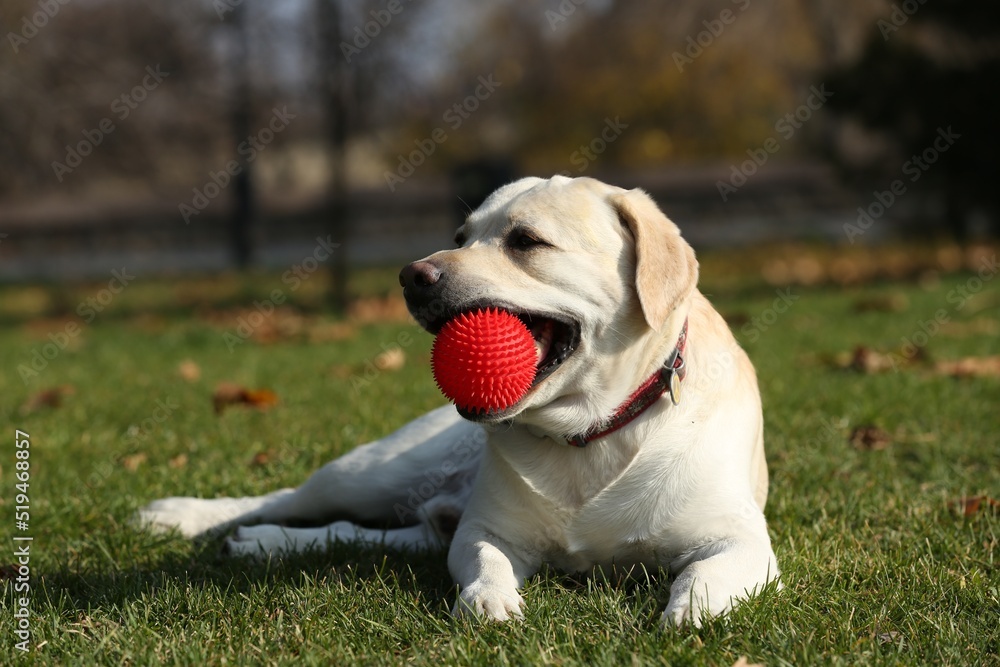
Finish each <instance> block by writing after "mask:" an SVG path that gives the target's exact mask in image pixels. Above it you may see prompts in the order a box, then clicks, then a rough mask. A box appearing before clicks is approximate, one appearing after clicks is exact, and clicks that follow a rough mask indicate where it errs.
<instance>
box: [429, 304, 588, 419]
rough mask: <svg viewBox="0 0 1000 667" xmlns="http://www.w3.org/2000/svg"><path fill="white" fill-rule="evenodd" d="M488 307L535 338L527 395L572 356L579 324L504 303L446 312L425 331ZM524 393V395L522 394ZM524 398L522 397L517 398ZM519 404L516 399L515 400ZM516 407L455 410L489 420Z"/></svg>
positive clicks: (432, 330) (432, 331)
mask: <svg viewBox="0 0 1000 667" xmlns="http://www.w3.org/2000/svg"><path fill="white" fill-rule="evenodd" d="M484 307H492V308H501V309H503V310H506V311H508V312H510V313H512V314H513V315H515V316H517V318H518V319H519V320H521V321H522V322H524V325H525V326H526V327H527V328H528V331H530V332H531V337H532V338H533V339H534V340H535V353H536V354H537V355H538V362H537V364H536V366H535V379H534V380H533V381H532V383H531V387H530V388H529V389H528V393H529V394H530V393H531V391H533V390H534V389H535V388H536V387H537V386H538V385H539V384H541V383H542V382H544V381H545V380H546V379H547V378H548V377H549V376H551V375H552V374H553V373H555V372H556V371H557V370H559V368H560V367H561V366H562V365H563V364H564V363H565V362H566V360H567V359H569V358H570V356H572V354H573V353H574V352H575V351H576V349H577V348H578V347H579V345H580V325H579V324H578V323H576V322H574V321H572V320H567V319H562V318H556V317H552V316H550V315H543V314H541V313H531V312H525V311H519V310H517V309H514V308H509V307H507V306H504V305H497V304H489V306H485V305H482V304H477V305H475V306H473V307H470V308H464V309H462V311H459V312H454V313H448V314H446V315H444V316H442V317H440V318H436V319H435V320H433V321H431V322H428V323H427V326H426V328H427V331H429V332H430V333H432V334H434V335H435V336H436V335H437V334H438V333H440V331H441V328H442V327H443V326H444V325H445V323H446V322H447V321H449V320H450V319H452V318H453V317H455V316H457V315H458V314H459V313H460V312H469V311H474V310H477V309H479V308H484ZM526 395H527V394H526ZM521 400H522V401H523V400H524V399H523V398H522V399H521ZM519 403H520V401H519ZM513 410H516V406H511V407H510V408H507V409H506V410H503V411H501V412H499V413H498V412H485V413H484V412H481V411H480V412H469V411H466V410H463V409H459V412H460V413H461V414H462V416H463V417H465V418H467V419H474V420H477V421H482V420H486V419H489V420H492V419H497V418H501V417H503V416H504V414H506V413H508V412H511V411H513Z"/></svg>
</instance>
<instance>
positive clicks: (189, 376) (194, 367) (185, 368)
mask: <svg viewBox="0 0 1000 667" xmlns="http://www.w3.org/2000/svg"><path fill="white" fill-rule="evenodd" d="M177 374H178V375H180V376H181V377H182V378H183V379H185V380H187V381H188V382H197V381H198V380H199V379H200V378H201V367H200V366H199V365H198V364H196V363H195V362H193V361H191V360H190V359H185V360H184V361H182V362H181V363H180V365H179V366H178V367H177Z"/></svg>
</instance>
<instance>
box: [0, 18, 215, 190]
mask: <svg viewBox="0 0 1000 667" xmlns="http://www.w3.org/2000/svg"><path fill="white" fill-rule="evenodd" d="M55 6H56V7H58V13H56V14H54V15H53V16H51V17H48V18H47V20H45V21H44V22H43V21H41V20H39V19H38V18H37V15H38V12H39V5H38V3H36V2H31V1H30V0H10V1H5V2H4V3H3V8H2V10H0V12H2V14H3V17H4V19H5V20H4V22H3V25H4V26H5V27H6V26H10V28H11V29H10V31H9V32H8V33H7V35H6V37H7V39H6V40H5V41H7V42H8V43H7V44H5V45H4V49H3V55H2V56H0V100H3V102H2V103H0V127H3V128H4V131H3V133H0V135H2V136H0V141H2V142H3V144H2V150H0V193H4V192H7V193H12V192H18V191H21V192H23V191H29V192H30V191H35V192H37V191H39V190H44V189H49V190H52V189H63V190H66V189H70V190H79V189H81V188H85V187H87V186H89V185H92V184H93V181H94V180H95V179H100V178H112V179H118V180H120V181H132V182H133V183H134V176H135V175H136V174H143V175H147V176H150V178H149V179H148V182H155V181H156V180H158V179H164V178H168V177H169V176H171V175H173V174H174V173H175V171H176V165H175V164H173V163H172V162H171V161H169V160H166V159H164V157H165V155H167V154H170V152H171V151H170V150H169V148H168V147H172V148H175V149H176V148H177V144H178V142H179V143H181V144H188V145H192V146H199V147H202V148H204V147H205V146H212V145H213V144H214V143H216V142H217V141H218V137H217V131H216V130H217V128H218V121H219V115H218V114H219V111H220V106H219V105H218V99H219V97H218V94H217V92H216V90H217V85H216V82H217V80H218V78H219V71H218V68H217V66H216V64H215V58H214V57H213V53H212V40H211V39H210V38H209V37H208V35H206V32H207V31H206V26H210V25H211V24H210V23H208V22H207V21H206V17H205V9H206V7H205V6H204V5H203V4H202V3H200V2H197V1H196V0H179V1H178V2H173V3H167V4H163V3H145V2H142V3H137V2H93V3H82V4H81V3H68V4H62V3H56V5H55ZM29 24H30V25H29ZM38 24H41V25H40V26H39V25H38ZM32 26H34V29H32ZM119 26H121V27H125V26H127V29H122V28H119ZM12 35H14V36H15V37H12ZM26 35H27V36H28V37H27V38H26V37H25V36H26ZM154 73H155V75H154ZM178 81H183V82H184V84H183V85H176V84H175V82H178ZM84 153H86V154H84ZM60 165H62V166H60ZM182 168H183V167H182Z"/></svg>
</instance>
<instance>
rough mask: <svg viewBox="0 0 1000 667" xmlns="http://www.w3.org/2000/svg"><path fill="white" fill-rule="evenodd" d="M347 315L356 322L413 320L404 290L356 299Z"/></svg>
mask: <svg viewBox="0 0 1000 667" xmlns="http://www.w3.org/2000/svg"><path fill="white" fill-rule="evenodd" d="M347 316H348V319H349V320H350V321H351V322H356V323H368V322H410V321H411V316H410V311H409V310H408V309H407V308H406V301H404V300H403V294H402V292H399V293H395V292H394V293H392V294H389V295H387V296H381V297H379V296H373V297H366V298H363V299H356V300H355V301H354V302H353V303H351V305H350V306H349V307H348V311H347Z"/></svg>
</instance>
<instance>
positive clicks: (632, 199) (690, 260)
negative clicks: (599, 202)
mask: <svg viewBox="0 0 1000 667" xmlns="http://www.w3.org/2000/svg"><path fill="white" fill-rule="evenodd" d="M611 205H612V206H613V207H614V208H615V210H616V211H617V212H618V217H619V218H620V219H621V221H622V222H623V223H624V224H625V225H627V226H628V228H629V230H630V231H631V232H632V236H633V237H634V238H635V255H636V257H635V288H636V291H638V293H639V304H640V305H641V306H642V313H643V315H644V316H645V317H646V323H647V324H649V326H650V328H652V329H655V330H659V329H660V328H661V327H662V326H663V325H664V324H665V323H666V321H667V318H668V317H669V316H670V313H672V312H673V311H674V309H675V308H677V306H678V305H680V303H681V301H683V300H684V298H685V297H687V296H689V295H690V294H691V292H692V291H693V290H694V289H695V287H696V286H697V284H698V260H697V259H695V256H694V249H692V248H691V246H690V245H688V243H687V241H685V240H684V239H683V238H681V232H680V230H679V229H677V225H675V224H674V223H672V222H671V221H670V220H669V219H668V218H667V216H665V215H664V214H663V212H662V211H661V210H660V209H659V207H658V206H657V205H656V202H654V201H653V199H652V197H650V196H649V195H648V194H646V193H645V192H643V191H642V190H640V189H638V188H637V189H635V190H629V191H628V192H623V193H621V194H616V195H612V197H611Z"/></svg>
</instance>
